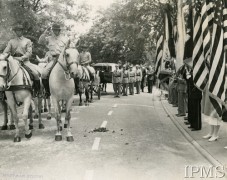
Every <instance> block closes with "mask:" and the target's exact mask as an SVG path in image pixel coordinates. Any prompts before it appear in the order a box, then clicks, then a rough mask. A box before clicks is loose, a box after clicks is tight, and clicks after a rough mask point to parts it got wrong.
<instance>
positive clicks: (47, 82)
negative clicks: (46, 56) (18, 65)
mask: <svg viewBox="0 0 227 180" xmlns="http://www.w3.org/2000/svg"><path fill="white" fill-rule="evenodd" d="M42 83H43V86H44V88H45V91H46V94H45V96H46V98H48V97H49V96H50V87H49V79H42Z"/></svg>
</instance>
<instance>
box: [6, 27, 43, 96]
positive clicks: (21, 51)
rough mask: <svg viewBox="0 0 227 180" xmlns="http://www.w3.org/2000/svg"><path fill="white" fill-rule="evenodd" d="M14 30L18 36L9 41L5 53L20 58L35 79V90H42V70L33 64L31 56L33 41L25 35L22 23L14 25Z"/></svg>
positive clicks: (16, 58)
mask: <svg viewBox="0 0 227 180" xmlns="http://www.w3.org/2000/svg"><path fill="white" fill-rule="evenodd" d="M13 31H14V32H15V34H16V38H14V39H11V40H10V41H9V42H8V45H7V46H6V48H5V50H4V51H3V54H5V55H6V56H8V55H9V54H10V55H11V56H12V57H13V59H15V60H18V61H19V62H20V63H21V65H22V66H23V67H24V68H25V69H26V70H27V71H28V73H29V74H30V75H31V79H32V80H33V87H34V90H35V91H37V92H36V95H37V93H38V91H39V90H40V80H39V78H40V77H41V72H40V69H39V67H38V66H37V65H35V64H32V63H31V62H30V60H29V58H30V57H31V56H32V42H31V40H30V39H27V38H25V37H24V36H23V34H24V27H23V25H21V24H16V25H15V26H14V27H13Z"/></svg>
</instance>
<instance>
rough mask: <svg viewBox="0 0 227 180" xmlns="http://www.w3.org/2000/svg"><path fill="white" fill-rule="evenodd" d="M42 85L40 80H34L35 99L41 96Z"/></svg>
mask: <svg viewBox="0 0 227 180" xmlns="http://www.w3.org/2000/svg"><path fill="white" fill-rule="evenodd" d="M40 90H41V85H40V81H39V80H34V82H33V97H38V96H39V95H40Z"/></svg>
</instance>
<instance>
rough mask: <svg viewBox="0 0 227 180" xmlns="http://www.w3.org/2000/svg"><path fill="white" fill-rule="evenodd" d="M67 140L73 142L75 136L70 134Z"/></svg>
mask: <svg viewBox="0 0 227 180" xmlns="http://www.w3.org/2000/svg"><path fill="white" fill-rule="evenodd" d="M66 140H67V141H68V142H73V141H74V139H73V136H68V137H66Z"/></svg>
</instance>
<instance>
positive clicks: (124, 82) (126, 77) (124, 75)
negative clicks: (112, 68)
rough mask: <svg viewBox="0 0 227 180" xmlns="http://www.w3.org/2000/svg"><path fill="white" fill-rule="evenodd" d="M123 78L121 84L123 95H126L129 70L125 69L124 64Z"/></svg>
mask: <svg viewBox="0 0 227 180" xmlns="http://www.w3.org/2000/svg"><path fill="white" fill-rule="evenodd" d="M122 73H123V79H122V84H123V96H128V83H129V78H130V76H129V72H128V70H126V65H124V66H123V72H122Z"/></svg>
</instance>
